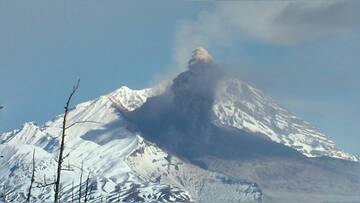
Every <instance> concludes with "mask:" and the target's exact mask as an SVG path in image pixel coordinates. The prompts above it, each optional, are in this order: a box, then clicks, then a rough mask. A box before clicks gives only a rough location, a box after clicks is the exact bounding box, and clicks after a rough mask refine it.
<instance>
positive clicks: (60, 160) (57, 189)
mask: <svg viewBox="0 0 360 203" xmlns="http://www.w3.org/2000/svg"><path fill="white" fill-rule="evenodd" d="M79 83H80V80H78V81H77V83H76V85H75V86H74V87H73V89H72V91H71V93H70V95H69V97H68V99H67V102H66V106H65V112H64V119H63V125H62V134H61V142H60V152H59V158H58V160H57V161H58V166H57V171H56V172H57V174H56V181H55V197H54V203H58V202H59V195H60V182H61V170H62V163H63V161H64V148H65V137H66V132H65V131H66V129H67V127H66V119H67V115H68V113H69V110H70V102H71V99H72V97H73V96H74V94H75V92H76V90H77V89H78V88H79Z"/></svg>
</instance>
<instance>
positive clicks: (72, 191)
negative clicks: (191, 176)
mask: <svg viewBox="0 0 360 203" xmlns="http://www.w3.org/2000/svg"><path fill="white" fill-rule="evenodd" d="M73 202H74V181H72V182H71V203H73Z"/></svg>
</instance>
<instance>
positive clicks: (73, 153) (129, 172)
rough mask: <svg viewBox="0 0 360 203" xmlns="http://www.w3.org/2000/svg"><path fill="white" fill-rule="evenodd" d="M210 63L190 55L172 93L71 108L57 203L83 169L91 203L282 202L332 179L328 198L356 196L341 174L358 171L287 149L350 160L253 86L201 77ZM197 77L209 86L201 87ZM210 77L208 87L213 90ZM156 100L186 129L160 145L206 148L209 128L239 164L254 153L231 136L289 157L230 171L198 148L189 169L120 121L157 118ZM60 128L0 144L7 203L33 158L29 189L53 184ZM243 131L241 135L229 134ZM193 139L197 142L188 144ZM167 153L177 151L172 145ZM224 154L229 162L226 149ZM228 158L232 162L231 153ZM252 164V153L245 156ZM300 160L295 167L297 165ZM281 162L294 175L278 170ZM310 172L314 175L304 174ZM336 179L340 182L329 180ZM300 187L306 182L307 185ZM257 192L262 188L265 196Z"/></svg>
mask: <svg viewBox="0 0 360 203" xmlns="http://www.w3.org/2000/svg"><path fill="white" fill-rule="evenodd" d="M209 63H213V59H212V57H211V56H210V54H209V53H207V51H206V50H205V49H197V50H195V51H194V54H193V57H192V59H191V60H190V61H189V69H190V72H185V73H182V74H180V75H179V76H178V77H177V78H176V79H175V80H174V81H173V84H168V85H159V86H157V87H155V88H149V89H144V90H131V89H129V88H127V87H121V88H120V89H118V90H116V91H114V92H112V93H110V94H108V95H104V96H101V97H99V98H97V99H95V100H92V101H88V102H84V103H81V104H79V105H77V106H76V107H75V108H74V109H73V110H72V111H71V112H70V113H69V115H68V123H69V124H70V125H71V124H73V126H72V127H71V128H69V129H68V131H67V138H66V149H65V154H69V156H68V158H67V159H66V160H65V167H67V168H68V169H69V171H64V172H63V174H64V177H63V191H64V192H63V196H62V199H63V201H64V202H66V201H70V200H71V198H72V197H71V195H70V194H71V188H72V186H71V185H72V182H74V192H75V194H77V192H78V190H79V188H80V187H79V177H80V167H81V163H82V162H83V164H84V176H83V183H82V186H83V188H84V187H85V186H84V185H85V179H86V177H87V175H88V174H90V176H89V177H90V185H91V188H92V192H91V196H92V199H91V201H90V202H101V201H102V200H103V201H106V202H116V201H118V199H121V200H123V201H126V202H136V201H144V202H151V201H162V202H169V201H180V202H183V201H199V202H233V201H242V202H261V201H263V198H264V194H265V195H266V197H268V198H269V197H270V198H271V197H273V196H274V194H275V193H279V190H280V192H282V191H281V190H283V189H284V188H291V190H290V191H286V192H287V194H292V193H294V192H297V191H299V188H300V189H301V191H300V192H304V191H305V192H306V191H308V190H313V191H316V192H319V191H320V192H321V191H322V190H324V191H326V190H327V189H329V188H331V187H330V186H329V185H331V184H335V182H336V181H335V182H334V181H333V180H331V178H332V177H335V178H336V180H338V181H339V182H340V183H341V185H339V186H337V187H334V188H335V189H336V190H330V189H329V190H328V191H335V192H340V193H341V192H344V193H346V194H347V195H348V194H349V193H351V192H354V191H357V190H356V187H357V186H358V185H359V182H360V179H359V177H358V176H356V175H355V173H350V172H349V171H351V170H353V169H356V170H358V168H359V167H358V166H357V165H356V166H354V167H353V166H349V167H348V168H341V167H340V165H346V164H343V163H342V164H338V165H339V166H338V165H336V167H334V168H331V167H330V166H329V163H331V164H332V163H333V161H330V162H329V163H325V164H324V165H322V162H320V161H318V160H317V158H311V159H307V158H306V157H303V156H302V155H300V154H299V153H297V152H296V151H295V150H297V151H298V152H300V153H301V154H303V155H305V156H307V157H322V156H325V157H332V158H338V159H343V160H353V161H356V160H358V158H356V157H355V156H353V155H351V154H348V153H345V152H342V151H341V150H338V149H337V148H336V146H335V143H334V142H333V141H331V140H330V139H329V138H327V137H326V136H325V135H324V134H322V133H321V132H319V131H318V130H316V129H315V128H313V127H312V126H311V125H310V124H308V123H306V122H304V121H301V120H300V119H298V118H296V117H295V116H294V115H292V114H291V113H289V112H288V111H287V110H285V109H284V108H282V107H280V106H279V105H277V104H276V103H275V102H274V101H273V100H272V99H271V98H269V97H267V96H265V95H264V94H263V93H262V92H261V91H260V90H258V89H256V88H254V87H253V86H251V85H249V84H247V83H245V82H242V81H240V80H237V79H229V78H222V77H220V78H217V77H214V74H213V73H212V72H210V73H207V72H206V71H209V67H208V64H209ZM210 68H211V70H210V71H214V70H215V72H216V69H212V68H214V67H212V66H211V67H210ZM204 71H205V74H204ZM216 73H217V72H216ZM215 76H216V75H215ZM198 77H199V78H200V79H198ZM204 78H205V80H209V81H210V82H209V83H205V84H204V83H203V82H204V81H203V80H204ZM214 78H215V80H216V82H215V83H213V79H214ZM194 86H196V88H194ZM209 89H210V91H208V90H209ZM212 90H214V91H212ZM156 98H160V99H163V98H166V99H170V100H171V99H174V100H175V102H173V103H172V104H171V105H174V106H171V108H172V109H173V110H174V111H175V112H176V113H178V114H179V115H181V116H184V117H180V118H181V119H180V120H172V121H175V122H177V121H181V122H184V123H185V124H184V123H180V124H179V125H180V126H185V127H189V129H188V128H185V129H181V128H180V131H176V129H175V128H171V129H170V130H173V131H172V132H171V133H172V134H171V135H172V136H173V137H172V139H169V140H170V141H179V140H180V139H179V137H178V136H183V137H185V138H189V140H187V141H186V142H184V144H185V146H189V145H190V144H191V143H196V145H194V146H202V145H203V144H204V143H206V142H207V141H209V137H208V134H209V133H210V132H212V131H211V130H209V129H210V127H209V126H212V124H215V126H218V128H219V129H220V130H217V131H214V132H216V134H217V135H219V136H224V139H225V135H223V133H224V132H226V130H221V129H236V130H234V131H235V133H229V135H227V137H226V139H228V138H231V139H230V141H227V142H225V141H224V142H221V137H216V139H218V140H217V141H219V142H217V141H215V142H214V143H215V144H218V145H221V146H219V148H222V149H223V148H226V147H228V146H230V145H228V144H229V142H231V141H232V140H234V141H236V142H234V143H232V145H231V146H232V147H234V146H235V147H237V148H239V147H241V148H242V149H241V150H242V151H241V152H242V154H241V155H244V154H245V155H247V154H246V153H243V152H246V150H248V151H249V154H250V153H255V154H256V153H257V152H256V150H259V151H261V150H262V149H258V146H246V145H247V144H248V143H241V144H239V145H237V144H238V143H237V142H239V140H240V139H233V137H231V136H232V135H233V134H234V135H244V134H246V135H250V136H251V137H255V138H256V139H257V138H258V137H261V139H260V140H262V138H263V137H265V138H266V142H265V141H264V142H265V143H266V145H264V146H269V143H270V145H271V147H273V148H272V149H274V147H278V146H281V147H278V148H279V149H280V150H275V151H281V152H289V154H290V155H287V156H284V157H286V158H284V157H281V158H279V157H277V159H279V160H276V161H273V159H274V158H273V157H267V158H266V159H264V160H265V161H264V160H262V158H263V157H260V158H259V160H254V163H252V162H247V161H244V160H246V157H235V161H234V162H233V160H232V159H234V157H231V158H229V157H222V158H221V157H220V158H219V157H216V158H215V157H214V154H215V153H216V147H217V146H211V147H212V148H207V150H213V151H214V153H213V154H211V153H209V154H210V155H208V156H206V157H195V159H194V160H190V159H186V158H185V157H183V156H180V155H178V154H176V153H173V151H167V150H166V149H164V148H162V147H161V146H160V145H159V143H156V142H150V141H149V140H147V138H148V137H149V136H148V135H145V133H146V132H145V131H140V130H138V129H137V128H135V127H134V122H133V121H132V120H131V119H130V117H128V115H131V113H134V114H135V113H138V114H139V115H138V116H139V117H140V118H142V117H148V116H149V115H147V114H142V113H143V112H142V111H140V110H141V109H142V108H143V107H145V106H149V107H150V109H151V111H152V113H153V114H154V115H151V116H158V114H160V113H161V112H162V110H163V108H166V107H167V106H166V105H168V104H166V102H168V101H167V100H166V102H165V103H160V105H157V106H156V107H157V108H158V109H155V110H154V109H153V108H151V107H153V106H151V103H156V102H157V101H158V100H156ZM156 104H158V103H156ZM162 104H166V105H162ZM171 108H170V107H169V109H171ZM145 112H146V111H145ZM167 113H169V112H167ZM171 113H173V111H170V116H169V115H166V116H168V117H161V116H159V117H158V118H172V117H171V116H172V114H171ZM208 113H209V114H210V116H209V115H208ZM149 118H150V119H151V117H149ZM209 118H210V120H208V119H209ZM62 119H63V115H59V116H57V117H55V118H54V119H53V120H51V121H48V122H46V123H45V124H44V125H42V126H38V125H36V124H35V123H32V122H29V123H26V124H24V126H23V127H22V128H21V129H19V130H14V131H12V132H7V133H3V134H1V135H0V155H2V156H3V158H1V159H0V166H1V168H0V188H3V190H9V191H10V195H9V196H8V198H9V200H14V201H15V202H19V201H23V199H24V196H25V194H26V192H27V188H28V185H29V184H30V175H31V174H30V173H31V153H32V151H33V150H34V149H35V151H36V163H37V164H36V181H38V182H44V180H43V179H44V175H45V179H46V182H51V181H52V180H53V176H54V174H55V171H56V162H55V159H56V156H57V154H58V150H59V136H60V134H61V130H62V129H61V126H62ZM153 122H157V120H153ZM168 123H170V121H168V120H165V119H163V120H160V121H159V122H157V123H156V125H150V126H148V127H149V128H150V129H153V128H157V127H159V126H160V127H161V126H166V124H168ZM210 123H211V124H210ZM242 131H244V132H246V133H238V132H242ZM152 132H156V131H152ZM194 135H195V136H197V135H199V136H197V137H194ZM154 136H157V135H154ZM193 138H195V139H193ZM197 138H199V139H197ZM241 141H246V140H241ZM274 142H276V143H280V144H276V143H274ZM254 143H255V142H254ZM254 143H252V144H254ZM271 143H272V144H271ZM168 144H170V145H177V144H178V143H177V142H173V143H168ZM283 145H284V146H283ZM285 146H287V147H285ZM246 147H248V148H246ZM288 147H289V148H288ZM249 149H251V150H249ZM288 149H289V150H288ZM292 149H295V150H292ZM183 151H186V152H188V153H190V152H191V149H190V148H185V149H183ZM230 153H232V151H231V150H230ZM293 153H296V156H295V157H296V158H292V154H293ZM233 155H237V154H236V153H233ZM250 155H251V154H250ZM258 156H259V155H258V154H256V156H249V157H251V158H253V157H258ZM299 156H301V158H299V159H298V157H299ZM196 158H198V160H199V161H201V164H199V163H200V162H194V161H197V160H196ZM229 159H230V160H229ZM288 159H290V161H289V163H292V164H294V167H293V166H289V164H287V163H288ZM269 160H270V161H269ZM331 160H332V159H331ZM267 161H269V162H270V163H268V162H267ZM272 161H273V162H272ZM345 162H346V161H345ZM345 162H344V163H345ZM264 163H265V164H264ZM320 163H321V164H320ZM346 163H347V162H346ZM354 163H356V162H354ZM331 164H330V165H331ZM356 164H357V163H356ZM290 165H291V164H290ZM313 165H320V166H318V167H313ZM270 166H271V167H270ZM276 166H277V167H276ZM280 166H285V167H284V168H285V169H284V170H281V169H282V168H281V167H280ZM295 166H296V167H295ZM297 166H298V168H297ZM329 167H330V168H331V170H330V172H329V171H328V168H329ZM255 168H256V169H257V170H255ZM253 169H254V170H253ZM303 169H306V170H305V171H306V172H307V173H306V175H307V176H304V177H306V179H305V180H302V179H301V178H302V177H303V176H302V174H301V173H296V176H294V177H292V176H291V174H292V172H293V171H295V172H298V171H301V170H303ZM312 169H314V171H316V173H315V174H323V172H324V170H325V173H324V174H326V175H324V176H320V175H319V176H317V177H320V178H318V179H316V178H315V179H313V182H312V181H309V180H312V178H313V176H312V175H311V174H310V172H311V171H312ZM315 169H316V170H315ZM340 169H341V170H340ZM249 171H250V172H249ZM277 171H279V172H278V173H277ZM309 171H310V172H309ZM331 171H332V172H331ZM265 172H268V173H265ZM282 173H283V174H282ZM337 173H339V175H336V174H337ZM266 174H268V176H266ZM299 174H300V175H299ZM309 174H310V175H309ZM270 176H271V177H270ZM292 178H293V179H292ZM326 179H330V181H327V180H326ZM287 180H290V181H287ZM316 180H321V181H324V183H326V185H325V186H324V184H323V183H322V182H319V183H315V181H316ZM271 181H273V182H271ZM275 183H276V184H275ZM296 183H301V184H300V185H299V188H297V187H292V186H294V185H296ZM308 183H314V184H313V185H314V186H313V185H311V184H308ZM271 184H275V185H278V188H276V189H278V190H274V191H271V192H273V193H271V194H270V193H269V188H268V186H269V185H271ZM352 187H353V188H352ZM263 188H265V189H266V190H265V192H264V190H263ZM342 188H344V189H343V190H342ZM349 188H352V189H349ZM354 188H355V189H354ZM11 191H14V192H11ZM281 194H283V193H281ZM33 195H34V199H33V200H34V201H35V200H36V202H50V201H51V200H52V197H53V189H52V188H51V187H45V188H34V192H33Z"/></svg>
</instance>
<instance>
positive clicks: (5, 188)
mask: <svg viewBox="0 0 360 203" xmlns="http://www.w3.org/2000/svg"><path fill="white" fill-rule="evenodd" d="M14 192H15V189H14V188H13V189H11V188H10V187H9V186H8V185H3V189H2V192H1V198H2V201H3V202H4V203H8V202H12V201H13V200H9V196H10V195H11V194H12V193H14Z"/></svg>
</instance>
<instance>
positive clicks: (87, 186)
mask: <svg viewBox="0 0 360 203" xmlns="http://www.w3.org/2000/svg"><path fill="white" fill-rule="evenodd" d="M90 173H91V171H90V172H89V173H88V177H87V179H86V187H85V203H86V202H87V201H88V199H89V198H88V196H90V192H91V188H89V184H90Z"/></svg>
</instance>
